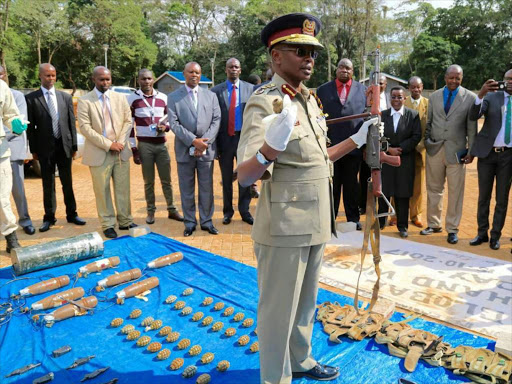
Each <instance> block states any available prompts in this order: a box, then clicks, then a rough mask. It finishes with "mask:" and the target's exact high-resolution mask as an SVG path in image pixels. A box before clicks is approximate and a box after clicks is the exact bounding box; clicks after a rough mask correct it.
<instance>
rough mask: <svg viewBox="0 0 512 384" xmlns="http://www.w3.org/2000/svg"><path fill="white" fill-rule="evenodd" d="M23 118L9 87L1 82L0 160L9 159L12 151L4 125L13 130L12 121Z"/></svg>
mask: <svg viewBox="0 0 512 384" xmlns="http://www.w3.org/2000/svg"><path fill="white" fill-rule="evenodd" d="M15 118H21V116H20V113H19V111H18V107H17V106H16V102H15V100H14V97H13V96H12V93H11V90H10V89H9V86H8V85H7V84H6V83H5V82H4V81H3V80H0V158H4V157H9V156H10V154H11V150H10V149H9V143H8V142H7V138H6V133H5V130H4V124H5V125H6V126H7V127H8V128H9V129H10V130H12V129H11V126H10V125H11V121H12V120H14V119H15Z"/></svg>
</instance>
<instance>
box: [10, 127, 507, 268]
mask: <svg viewBox="0 0 512 384" xmlns="http://www.w3.org/2000/svg"><path fill="white" fill-rule="evenodd" d="M172 140H173V136H172V135H169V142H170V144H171V145H169V147H170V152H171V158H172V159H173V161H172V185H173V189H174V196H175V199H176V202H177V205H178V207H179V209H180V211H181V204H180V194H179V188H178V178H177V171H176V162H175V161H174V154H173V149H172V147H173V146H172ZM220 180H221V177H220V171H219V167H218V163H217V162H216V164H215V173H214V187H215V191H214V197H215V214H214V216H213V222H214V225H215V226H216V227H217V228H218V229H219V231H220V234H219V235H217V236H214V235H210V234H208V233H207V232H203V231H201V230H198V231H196V232H194V235H193V236H191V237H188V238H184V237H183V224H182V223H179V222H176V221H173V220H169V219H168V218H167V211H166V206H165V201H164V199H163V195H162V191H161V188H160V184H159V180H158V179H157V181H156V187H155V192H156V195H157V212H156V222H155V224H153V225H152V226H151V229H152V230H153V231H154V232H158V233H161V234H163V235H165V236H169V237H171V238H174V239H176V240H179V241H182V242H184V243H187V244H189V245H191V246H194V247H197V248H201V249H203V250H205V251H209V252H212V253H215V254H218V255H221V256H224V257H227V258H230V259H233V260H237V261H240V262H242V263H245V264H249V265H252V266H256V259H255V257H254V253H253V247H252V240H251V236H250V230H251V226H249V225H248V224H246V223H244V222H242V220H241V217H240V215H239V214H238V212H237V213H235V216H234V217H233V221H232V223H231V224H230V225H222V187H221V185H220ZM56 184H57V219H58V221H57V224H56V225H55V226H54V227H52V228H51V230H50V231H48V232H45V233H40V232H36V234H35V235H33V236H28V235H26V234H25V233H24V232H23V231H22V230H18V238H19V240H20V243H21V244H22V245H23V246H27V245H32V244H37V243H39V242H41V241H50V240H55V239H61V238H66V237H70V236H74V235H76V234H79V233H84V232H91V231H98V232H100V234H101V228H100V226H99V221H98V218H97V213H96V204H95V200H94V193H93V189H92V185H91V176H90V173H89V170H88V167H86V166H84V165H82V164H81V162H80V161H77V162H74V164H73V185H74V190H75V195H76V200H77V205H78V214H79V216H80V217H81V218H83V219H85V220H87V225H85V226H83V227H78V226H75V225H73V224H68V223H67V222H66V217H65V207H64V203H63V198H62V192H61V187H60V182H57V183H56ZM25 186H26V190H27V198H28V202H29V211H30V214H31V216H32V219H33V221H34V225H35V227H36V228H38V227H39V226H40V225H41V223H42V217H43V194H42V184H41V179H39V178H36V177H34V176H33V175H30V174H29V175H27V179H26V181H25ZM234 190H235V197H234V200H235V201H236V198H237V193H238V191H237V188H236V187H235V188H234ZM131 198H132V213H133V216H134V219H135V222H136V223H138V224H144V223H145V217H146V209H145V200H144V185H143V180H142V173H141V168H140V166H137V165H135V164H133V162H132V163H131ZM477 198H478V187H477V171H476V161H475V162H474V163H473V164H471V165H469V166H468V171H467V177H466V187H465V198H464V215H463V218H462V223H461V226H460V233H459V238H460V240H459V244H457V245H450V244H448V243H447V242H446V233H440V234H434V235H431V236H421V235H420V234H419V231H420V229H419V228H416V227H414V226H412V225H411V226H410V227H409V234H410V235H409V239H410V240H413V241H418V242H423V243H429V244H433V245H439V246H443V247H447V248H457V249H463V250H465V251H469V252H473V253H475V254H480V255H484V256H490V257H496V258H498V259H502V260H509V261H511V260H512V255H511V254H510V248H511V242H510V238H511V237H512V204H510V205H509V210H508V216H507V222H506V224H505V228H504V234H503V237H502V246H501V249H500V250H498V251H493V250H491V249H489V246H488V245H487V244H483V245H481V246H478V247H470V246H469V245H468V241H469V240H470V239H471V238H473V237H474V236H475V235H476V202H477ZM424 200H425V204H426V199H424ZM256 203H257V200H255V199H253V200H252V204H251V211H252V212H254V210H255V208H256ZM445 205H446V198H445ZM492 209H493V206H492V207H491V211H492ZM15 213H16V212H15ZM362 219H363V220H364V216H363V217H362ZM338 220H339V221H344V220H345V219H344V217H342V218H338ZM443 223H444V218H443ZM198 229H199V228H198ZM118 233H119V234H124V233H125V232H124V231H118ZM384 233H385V234H386V235H389V236H398V233H397V232H396V228H386V229H385V230H384ZM0 250H1V251H0V267H4V266H6V265H9V264H10V259H9V257H8V255H7V253H6V252H5V241H4V240H3V239H2V241H1V248H0Z"/></svg>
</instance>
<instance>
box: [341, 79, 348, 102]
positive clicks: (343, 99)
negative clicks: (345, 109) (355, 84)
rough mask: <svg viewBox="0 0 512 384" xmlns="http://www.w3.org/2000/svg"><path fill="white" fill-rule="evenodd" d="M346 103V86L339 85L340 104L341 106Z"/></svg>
mask: <svg viewBox="0 0 512 384" xmlns="http://www.w3.org/2000/svg"><path fill="white" fill-rule="evenodd" d="M346 101H347V85H346V84H343V83H342V84H341V92H340V103H341V105H345V102H346Z"/></svg>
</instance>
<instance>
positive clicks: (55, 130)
mask: <svg viewBox="0 0 512 384" xmlns="http://www.w3.org/2000/svg"><path fill="white" fill-rule="evenodd" d="M46 96H48V103H47V104H48V109H49V110H50V116H51V118H52V130H53V137H55V138H56V139H58V138H60V128H59V117H58V115H57V110H56V109H55V104H53V100H52V96H51V93H50V92H46Z"/></svg>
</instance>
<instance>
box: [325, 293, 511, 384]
mask: <svg viewBox="0 0 512 384" xmlns="http://www.w3.org/2000/svg"><path fill="white" fill-rule="evenodd" d="M415 318H416V317H415V316H413V317H410V318H408V319H406V320H404V321H401V322H392V321H389V320H386V319H385V318H384V316H382V315H380V314H377V313H361V314H358V313H357V310H356V309H355V308H354V306H352V305H344V306H342V305H340V304H339V303H337V302H334V303H330V302H325V303H323V304H320V305H319V307H318V312H317V316H316V319H317V320H318V321H321V322H322V325H323V328H324V331H325V333H327V334H328V335H329V340H330V341H332V342H333V343H338V344H339V343H341V342H342V336H344V335H345V336H348V337H349V338H351V339H353V340H358V341H360V340H363V339H364V338H365V337H375V341H376V342H377V343H378V344H386V345H387V347H388V351H389V353H390V354H391V355H393V356H396V357H400V358H402V359H405V361H404V365H405V368H406V369H407V371H409V372H414V370H415V369H416V366H417V365H418V362H419V360H424V361H425V362H426V363H428V364H430V365H433V366H438V367H444V368H446V369H449V370H451V371H453V373H454V374H455V375H461V376H465V377H467V378H468V379H470V380H472V381H473V382H474V383H478V384H511V383H512V382H511V376H512V359H511V357H510V356H507V355H504V354H501V353H499V352H493V351H490V350H488V349H485V348H473V347H468V346H464V345H461V346H458V347H456V348H453V347H452V346H451V345H450V344H449V343H447V342H444V341H443V337H442V336H441V337H439V336H437V335H434V334H433V333H430V332H427V331H424V330H421V329H415V328H413V327H411V326H410V325H409V324H407V322H408V321H410V320H412V319H415Z"/></svg>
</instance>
